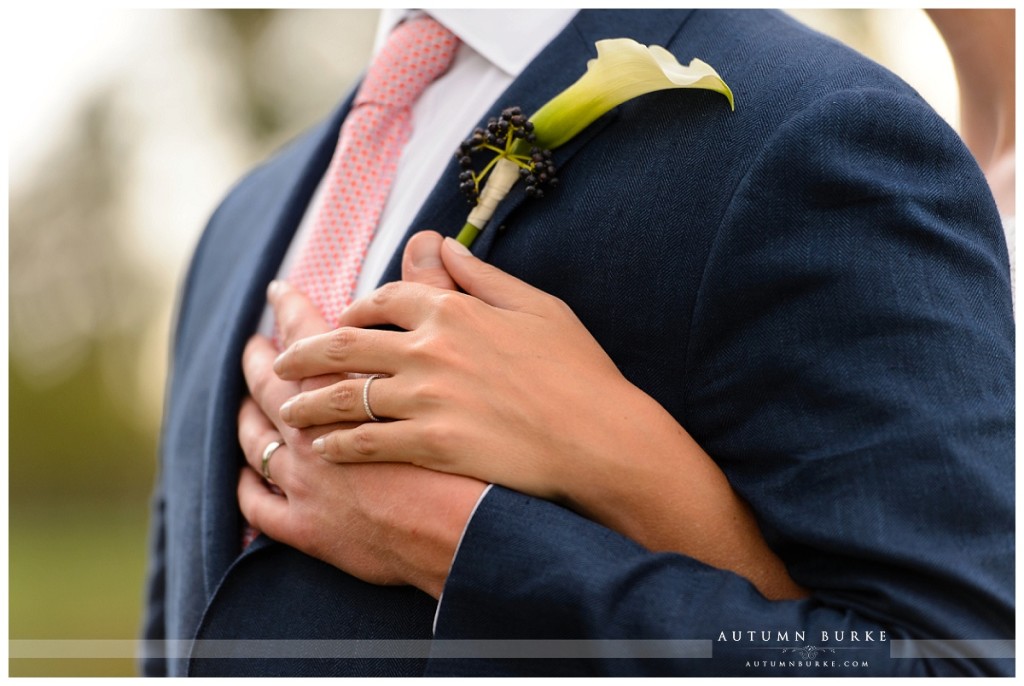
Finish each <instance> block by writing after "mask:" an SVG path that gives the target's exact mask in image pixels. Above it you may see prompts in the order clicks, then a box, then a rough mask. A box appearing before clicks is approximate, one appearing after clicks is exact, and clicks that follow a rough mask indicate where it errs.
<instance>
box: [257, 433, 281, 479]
mask: <svg viewBox="0 0 1024 686" xmlns="http://www.w3.org/2000/svg"><path fill="white" fill-rule="evenodd" d="M282 445H284V443H282V442H281V441H271V442H270V443H267V447H266V448H264V449H263V461H262V463H261V465H260V471H261V472H263V478H264V479H266V480H267V481H269V482H270V483H274V480H273V479H271V478H270V458H271V457H273V456H274V451H276V450H277V449H278V448H280V447H281V446H282Z"/></svg>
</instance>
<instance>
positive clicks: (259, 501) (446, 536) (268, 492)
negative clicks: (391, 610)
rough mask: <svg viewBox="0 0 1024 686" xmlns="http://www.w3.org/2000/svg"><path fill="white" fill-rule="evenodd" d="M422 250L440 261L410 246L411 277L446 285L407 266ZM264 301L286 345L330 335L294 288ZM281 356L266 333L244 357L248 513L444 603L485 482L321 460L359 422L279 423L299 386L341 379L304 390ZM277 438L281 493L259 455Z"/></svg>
mask: <svg viewBox="0 0 1024 686" xmlns="http://www.w3.org/2000/svg"><path fill="white" fill-rule="evenodd" d="M437 240H438V241H439V240H440V239H439V238H438V239H437ZM417 247H419V248H423V247H426V248H428V250H426V252H427V253H428V257H429V256H430V254H432V255H433V257H435V258H436V256H437V248H438V246H437V245H436V244H434V243H433V242H432V241H431V240H430V239H429V238H428V239H427V240H420V241H416V242H414V243H413V244H412V245H411V246H410V251H408V252H407V253H406V257H407V263H406V265H405V269H404V270H403V271H404V274H405V276H406V278H418V279H420V280H421V281H427V282H430V283H435V284H438V285H440V286H444V285H445V284H450V280H449V279H448V277H447V274H446V273H445V272H444V270H443V268H441V267H440V263H439V262H438V263H437V264H436V265H432V264H430V263H429V262H428V263H421V264H420V265H418V266H417V265H415V264H413V263H412V262H411V261H410V259H409V258H411V257H415V256H416V248H417ZM268 295H269V299H270V301H271V304H272V305H273V306H274V308H275V311H276V312H277V314H278V320H277V321H278V324H279V326H280V337H281V341H282V343H284V344H285V345H288V344H290V343H291V342H292V341H294V340H295V339H296V338H298V337H301V336H309V335H313V334H316V333H320V332H323V331H325V330H326V329H327V325H326V323H325V322H324V321H323V319H322V318H321V317H320V315H319V313H318V312H316V310H315V309H314V308H313V307H312V305H311V304H310V302H309V301H308V300H307V299H306V298H305V297H304V296H302V295H301V294H300V293H298V292H297V291H295V290H294V289H291V288H289V287H288V286H287V285H285V284H275V287H272V288H271V289H270V292H269V294H268ZM276 356H277V348H276V347H275V346H274V344H273V343H272V342H271V341H270V340H269V339H267V338H264V337H262V336H255V337H253V338H252V339H251V340H250V341H249V344H248V345H247V346H246V350H245V353H244V355H243V360H242V365H243V371H244V373H245V379H246V383H247V384H248V386H249V390H250V392H251V394H252V396H251V397H250V398H247V399H246V400H245V401H244V402H243V404H242V408H241V411H240V412H239V416H238V431H239V432H238V436H239V441H240V443H241V445H242V449H243V452H244V453H245V456H246V461H247V462H248V467H246V468H245V469H243V470H242V473H241V475H240V478H239V483H238V499H239V505H240V507H241V509H242V514H243V515H244V516H245V517H246V519H247V520H248V521H249V522H250V523H251V524H252V525H253V526H255V527H256V528H258V529H259V530H261V531H263V532H265V533H266V534H267V535H268V536H270V537H271V538H273V539H275V540H277V541H280V542H282V543H286V544H288V545H291V546H292V547H294V548H297V549H298V550H301V551H303V552H305V553H307V554H309V555H311V556H313V557H316V558H319V559H321V560H323V561H325V562H327V563H328V564H331V565H334V566H335V567H338V568H339V569H342V570H344V571H346V572H348V573H350V574H352V575H354V576H357V577H359V578H361V579H363V580H365V581H369V582H371V583H376V584H411V585H414V586H416V587H418V588H420V589H421V590H423V591H425V592H427V593H429V594H431V595H433V596H434V597H435V598H436V597H438V595H439V594H440V592H441V589H442V588H443V586H444V582H445V579H446V577H447V574H448V569H449V568H450V566H451V563H452V558H453V556H454V553H455V549H456V546H457V544H458V540H459V537H460V536H461V535H462V532H463V530H464V529H465V525H466V521H467V520H468V518H469V515H470V513H471V512H472V509H473V507H474V506H475V505H476V502H477V500H478V499H479V497H480V494H481V493H482V492H483V489H484V488H485V487H486V485H485V484H483V483H481V482H479V481H476V480H474V479H469V478H466V477H463V476H456V475H452V474H442V473H439V472H432V471H428V470H425V469H420V468H417V467H413V466H411V465H406V464H366V465H338V464H331V463H330V462H327V461H325V460H323V459H321V458H320V457H319V456H318V455H317V454H316V453H314V451H313V450H312V449H311V441H312V440H313V439H314V438H316V437H317V436H320V435H322V434H323V433H325V432H329V431H332V430H336V429H340V428H342V427H346V426H348V427H351V426H354V425H353V424H342V423H333V424H327V425H325V426H317V427H311V428H309V429H295V428H293V427H290V426H288V425H286V424H284V422H282V421H281V419H280V415H279V414H278V408H279V407H280V406H281V403H283V402H284V401H285V400H286V399H287V398H289V397H292V396H294V395H295V394H296V393H299V392H300V390H301V389H302V388H305V389H307V390H309V389H314V388H318V387H320V386H322V385H323V384H329V383H336V382H338V381H339V380H341V379H344V378H345V376H344V375H335V374H331V375H325V376H318V377H311V378H309V379H305V380H303V382H302V385H301V386H300V384H299V383H298V382H294V381H283V380H281V379H279V378H278V377H277V376H276V375H275V374H274V373H273V371H272V369H271V365H272V363H273V360H274V358H275V357H276ZM272 441H278V442H281V443H283V445H282V447H280V448H278V449H277V450H276V451H275V452H274V453H273V455H272V457H271V459H270V461H269V468H270V470H269V471H270V475H271V477H272V479H273V484H274V485H275V486H276V487H277V490H275V489H274V488H272V487H271V485H270V484H268V483H267V481H265V480H264V479H263V478H262V476H261V470H262V466H263V465H262V461H263V460H262V458H263V451H264V449H265V448H266V446H267V445H269V444H270V443H271V442H272Z"/></svg>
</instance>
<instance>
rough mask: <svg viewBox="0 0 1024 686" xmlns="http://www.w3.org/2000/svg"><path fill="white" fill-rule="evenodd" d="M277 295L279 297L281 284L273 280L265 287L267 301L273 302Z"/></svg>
mask: <svg viewBox="0 0 1024 686" xmlns="http://www.w3.org/2000/svg"><path fill="white" fill-rule="evenodd" d="M279 295H281V282H280V281H278V280H277V279H275V280H273V281H271V282H270V285H268V286H267V300H269V301H270V302H274V301H275V300H277V297H278V296H279Z"/></svg>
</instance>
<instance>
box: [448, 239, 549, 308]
mask: <svg viewBox="0 0 1024 686" xmlns="http://www.w3.org/2000/svg"><path fill="white" fill-rule="evenodd" d="M441 259H442V260H443V261H444V266H445V267H446V268H447V269H448V273H449V274H451V276H452V278H453V279H454V280H455V283H456V284H458V285H459V287H460V288H462V290H464V291H466V292H467V293H469V294H470V295H472V296H473V297H475V298H479V299H480V300H483V301H484V302H485V303H487V304H488V305H492V306H494V307H498V308H501V309H503V310H514V311H516V312H534V311H535V310H537V309H538V305H539V303H540V302H541V301H542V300H547V299H550V298H551V296H549V295H548V294H547V293H545V292H544V291H542V290H540V289H537V288H534V287H533V286H531V285H530V284H528V283H526V282H525V281H520V280H519V279H517V278H516V277H514V276H512V275H511V274H508V273H506V272H503V271H501V270H500V269H498V268H497V267H495V266H494V265H490V264H487V263H486V262H484V261H483V260H481V259H478V258H477V257H476V256H474V255H473V253H471V252H470V251H469V249H468V248H467V247H466V246H464V245H463V244H462V243H459V242H458V241H456V240H455V239H453V238H445V239H444V246H443V247H442V249H441Z"/></svg>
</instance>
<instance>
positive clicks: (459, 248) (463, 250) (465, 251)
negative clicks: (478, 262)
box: [444, 238, 473, 257]
mask: <svg viewBox="0 0 1024 686" xmlns="http://www.w3.org/2000/svg"><path fill="white" fill-rule="evenodd" d="M444 243H445V245H447V246H448V249H449V250H451V251H452V252H453V253H455V254H456V255H461V256H462V257H469V256H470V255H472V254H473V253H471V252H470V251H469V248H467V247H466V246H464V245H463V244H462V243H459V242H458V241H457V240H455V239H454V238H445V239H444Z"/></svg>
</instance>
